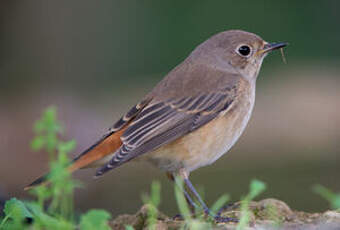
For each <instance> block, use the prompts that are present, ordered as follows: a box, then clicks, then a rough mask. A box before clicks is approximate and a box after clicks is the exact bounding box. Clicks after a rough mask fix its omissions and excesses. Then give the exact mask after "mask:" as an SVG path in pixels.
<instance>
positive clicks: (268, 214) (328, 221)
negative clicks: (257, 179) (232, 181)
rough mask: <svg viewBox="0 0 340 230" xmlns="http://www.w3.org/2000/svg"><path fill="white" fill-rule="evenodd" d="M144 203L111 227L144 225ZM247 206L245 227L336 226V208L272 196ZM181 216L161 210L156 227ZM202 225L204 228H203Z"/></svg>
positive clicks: (226, 229) (170, 229)
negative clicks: (295, 204)
mask: <svg viewBox="0 0 340 230" xmlns="http://www.w3.org/2000/svg"><path fill="white" fill-rule="evenodd" d="M147 209H148V207H147V206H143V207H142V208H141V209H140V210H139V211H138V212H137V213H136V214H133V215H127V214H124V215H120V216H118V217H117V218H115V219H114V220H112V221H111V222H110V225H111V227H112V229H114V230H125V226H126V225H131V226H133V227H134V229H135V230H146V229H147V221H146V217H147ZM249 209H250V211H251V213H250V222H249V225H248V227H246V229H247V230H255V229H256V230H258V229H264V230H265V229H287V230H305V229H306V230H307V229H308V230H316V229H317V230H319V229H320V230H323V229H325V230H336V229H337V230H338V229H340V211H326V212H324V213H306V212H301V211H294V210H291V209H290V208H289V207H288V205H287V204H285V203H284V202H282V201H280V200H276V199H264V200H261V201H258V202H251V203H250V206H249ZM221 215H222V216H227V217H239V216H240V203H235V204H234V205H232V206H229V207H227V208H226V209H224V210H223V211H222V214H221ZM182 225H183V220H181V219H178V218H177V219H173V218H171V217H167V216H165V215H164V214H161V213H160V214H159V215H158V222H157V227H156V229H157V230H175V229H180V228H181V226H182ZM236 226H237V224H236V223H219V224H216V225H215V227H214V229H216V230H233V229H236ZM203 229H204V228H203Z"/></svg>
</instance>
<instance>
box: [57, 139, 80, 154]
mask: <svg viewBox="0 0 340 230" xmlns="http://www.w3.org/2000/svg"><path fill="white" fill-rule="evenodd" d="M75 147H76V141H75V140H71V141H67V142H60V143H59V145H58V150H59V151H60V152H62V153H69V152H71V151H72V150H73V149H74V148H75Z"/></svg>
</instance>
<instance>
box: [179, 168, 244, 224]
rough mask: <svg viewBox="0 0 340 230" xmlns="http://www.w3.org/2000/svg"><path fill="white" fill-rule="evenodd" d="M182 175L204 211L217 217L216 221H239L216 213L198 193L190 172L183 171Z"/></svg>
mask: <svg viewBox="0 0 340 230" xmlns="http://www.w3.org/2000/svg"><path fill="white" fill-rule="evenodd" d="M180 176H181V177H182V178H183V180H184V183H185V185H186V187H187V188H188V189H189V190H190V191H191V193H192V194H193V195H194V196H195V198H196V199H197V200H198V202H199V203H200V205H201V206H202V208H203V210H204V213H205V214H206V215H209V216H211V217H212V218H214V219H215V221H216V222H238V220H237V219H235V218H229V217H221V216H220V213H219V214H217V215H216V214H214V213H213V212H212V211H211V210H210V209H209V208H208V206H207V205H206V204H205V203H204V201H203V199H202V198H201V196H200V195H199V194H198V192H197V191H196V189H195V187H194V186H193V184H192V183H191V181H190V180H189V176H188V173H187V172H185V171H181V172H180Z"/></svg>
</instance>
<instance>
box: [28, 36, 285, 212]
mask: <svg viewBox="0 0 340 230" xmlns="http://www.w3.org/2000/svg"><path fill="white" fill-rule="evenodd" d="M285 45H286V43H272V44H270V43H267V42H265V41H264V40H262V39H261V38H260V37H259V36H257V35H255V34H252V33H248V32H244V31H240V30H231V31H226V32H222V33H219V34H217V35H215V36H213V37H211V38H210V39H208V40H207V41H205V42H204V43H202V44H201V45H199V46H198V47H197V48H196V49H195V50H194V51H193V52H192V53H191V54H190V55H189V57H188V58H186V59H185V60H184V61H183V62H182V63H181V64H179V65H178V66H177V67H176V68H174V69H173V70H172V71H171V72H170V73H169V74H167V76H166V77H165V78H164V79H163V80H162V81H161V82H160V83H158V85H157V86H156V87H155V88H154V89H153V90H152V91H151V92H150V93H149V94H147V95H146V96H145V97H144V99H143V100H141V103H139V104H138V105H136V106H134V107H133V108H132V109H131V110H130V111H129V112H128V113H127V114H126V115H125V116H124V117H122V118H121V119H120V120H119V121H118V122H116V124H115V125H114V126H113V127H112V128H111V129H110V130H109V132H108V133H107V134H105V135H104V137H103V138H102V139H101V140H99V141H98V142H97V143H96V144H94V145H93V146H91V147H90V148H89V149H88V150H86V151H85V152H83V153H82V154H81V155H80V156H79V157H77V158H76V159H75V160H74V161H73V164H72V165H71V166H70V167H69V170H70V171H74V170H76V169H79V168H84V167H93V166H102V167H101V168H99V169H98V171H97V173H96V176H101V175H102V174H104V173H106V172H107V171H109V170H112V169H114V168H116V167H118V166H120V165H122V164H124V163H126V162H128V161H130V160H132V159H135V158H137V159H141V160H147V161H150V162H151V163H153V164H154V165H156V166H157V167H159V168H160V169H162V170H164V171H166V172H167V174H168V175H171V176H172V177H173V176H174V175H179V176H181V177H182V178H183V179H184V180H185V182H186V185H187V187H188V188H189V189H190V190H191V191H192V192H193V194H194V195H195V196H196V197H197V198H198V200H199V201H200V204H201V205H202V206H203V208H204V210H205V211H206V212H207V213H209V212H210V211H209V210H208V208H207V207H206V205H205V204H204V202H203V201H202V200H201V199H200V197H199V196H198V194H197V193H196V191H195V189H194V188H193V186H192V185H191V183H190V181H189V180H188V176H189V173H190V172H191V171H193V170H195V169H197V168H199V167H202V166H205V165H208V164H211V163H213V162H214V161H215V160H217V159H218V158H219V157H221V156H222V155H223V154H224V153H226V152H227V151H228V150H229V149H230V148H231V147H232V146H233V144H234V143H235V142H236V141H237V139H238V138H239V137H240V135H241V133H242V132H243V130H244V128H245V127H246V124H247V123H248V120H249V118H250V115H251V112H252V109H253V105H254V101H255V83H256V78H257V75H258V72H259V70H260V67H261V64H262V60H263V58H264V57H265V56H266V55H267V53H268V52H269V51H271V50H274V49H278V48H281V47H284V46H285ZM42 181H43V180H42V179H39V180H38V181H36V182H33V183H32V185H36V184H39V183H41V182H42ZM186 197H187V199H188V201H189V203H190V204H191V205H194V203H193V202H192V200H191V198H190V195H189V194H187V193H186Z"/></svg>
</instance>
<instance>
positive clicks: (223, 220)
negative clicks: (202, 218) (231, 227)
mask: <svg viewBox="0 0 340 230" xmlns="http://www.w3.org/2000/svg"><path fill="white" fill-rule="evenodd" d="M214 220H215V222H216V223H238V221H239V220H238V219H237V218H233V217H223V216H220V215H216V216H215V217H214Z"/></svg>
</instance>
